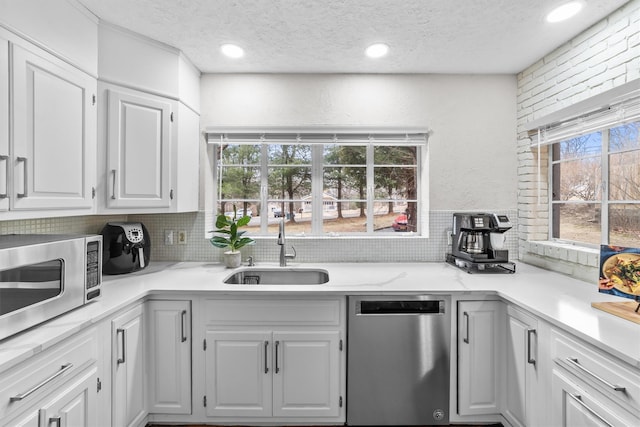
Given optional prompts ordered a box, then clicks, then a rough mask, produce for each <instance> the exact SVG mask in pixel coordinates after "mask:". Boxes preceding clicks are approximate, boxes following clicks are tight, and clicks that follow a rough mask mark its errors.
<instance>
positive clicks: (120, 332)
mask: <svg viewBox="0 0 640 427" xmlns="http://www.w3.org/2000/svg"><path fill="white" fill-rule="evenodd" d="M124 334H125V330H124V329H116V337H117V336H118V335H120V344H121V347H122V357H118V360H117V361H116V362H117V364H118V365H119V364H121V363H124V362H125V361H126V360H125V353H126V347H125V346H126V341H125V336H124Z"/></svg>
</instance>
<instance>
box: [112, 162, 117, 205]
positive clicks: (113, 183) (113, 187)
mask: <svg viewBox="0 0 640 427" xmlns="http://www.w3.org/2000/svg"><path fill="white" fill-rule="evenodd" d="M111 180H112V181H111V198H112V199H114V200H115V198H116V170H115V169H111Z"/></svg>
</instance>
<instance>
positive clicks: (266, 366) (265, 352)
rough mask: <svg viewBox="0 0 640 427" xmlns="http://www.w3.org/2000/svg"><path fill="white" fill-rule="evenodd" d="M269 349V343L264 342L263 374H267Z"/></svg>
mask: <svg viewBox="0 0 640 427" xmlns="http://www.w3.org/2000/svg"><path fill="white" fill-rule="evenodd" d="M268 348H269V341H265V342H264V373H265V374H268V373H269V366H268V363H269V361H268V352H269V350H268Z"/></svg>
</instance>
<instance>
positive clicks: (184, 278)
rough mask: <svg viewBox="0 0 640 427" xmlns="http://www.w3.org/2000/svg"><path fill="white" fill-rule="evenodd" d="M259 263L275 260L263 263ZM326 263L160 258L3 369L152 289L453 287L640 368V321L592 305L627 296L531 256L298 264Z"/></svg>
mask: <svg viewBox="0 0 640 427" xmlns="http://www.w3.org/2000/svg"><path fill="white" fill-rule="evenodd" d="M257 267H258V268H259V267H275V268H277V265H275V264H266V263H265V264H260V263H259V264H258V265H257ZM289 267H290V268H322V269H325V270H327V271H328V272H329V277H330V280H329V282H328V283H326V284H322V285H228V284H224V283H223V280H224V279H225V278H226V277H227V276H228V275H229V274H231V273H232V272H233V270H229V269H226V268H224V266H223V265H221V264H218V263H195V262H181V263H152V264H150V265H149V266H148V267H147V269H145V270H142V271H139V272H136V273H133V274H128V275H120V276H105V277H104V282H103V286H102V290H103V294H102V296H101V297H100V299H99V300H98V301H95V302H92V303H90V304H88V305H86V306H84V307H81V308H78V309H76V310H73V311H72V312H70V313H67V314H65V315H62V316H60V317H58V318H56V319H53V320H50V321H48V322H45V323H43V324H41V325H39V326H37V327H35V328H32V329H31V330H28V331H25V332H23V333H20V334H18V335H15V336H13V337H10V338H8V339H5V340H3V341H0V372H1V371H4V370H6V369H9V368H10V367H11V366H14V365H15V364H17V363H19V362H21V361H23V360H25V359H27V358H29V357H31V356H33V355H34V354H37V353H39V352H41V351H42V350H44V349H46V348H49V347H51V346H53V345H55V344H56V343H57V342H59V341H61V340H62V339H64V338H66V337H69V336H71V335H73V334H75V333H77V332H80V331H82V330H83V329H86V328H88V327H90V326H91V325H93V324H96V323H97V322H100V321H101V320H103V319H105V318H107V317H108V316H110V315H112V314H113V313H115V312H116V311H118V310H120V309H122V308H124V307H126V306H128V305H131V304H133V303H135V302H136V301H139V300H141V299H143V298H147V297H149V296H151V295H162V296H165V297H166V296H171V297H175V298H185V297H190V296H193V295H194V294H198V295H200V294H202V295H215V294H219V295H238V296H240V295H242V296H247V295H271V296H274V297H277V296H282V295H296V296H303V295H304V296H313V295H325V296H326V295H334V296H344V295H380V294H389V295H391V294H418V293H420V294H435V293H440V294H450V295H452V296H453V297H456V296H457V297H465V298H466V299H469V296H472V295H473V294H474V293H479V294H483V295H487V294H488V295H496V296H498V297H501V298H503V299H504V300H505V301H508V302H511V303H514V304H516V305H518V306H520V307H521V308H523V309H525V310H528V311H529V312H531V313H532V314H534V315H536V316H538V317H540V318H541V319H543V320H545V321H547V322H549V323H550V324H552V325H553V326H555V327H558V328H560V329H563V330H565V331H567V332H569V333H571V334H574V335H576V336H578V337H580V338H581V339H583V340H585V341H587V342H589V343H591V344H593V345H595V346H597V347H599V348H601V349H602V350H604V351H607V352H608V353H610V354H612V355H614V356H616V357H618V358H619V359H621V360H623V361H624V362H626V363H628V364H630V365H631V366H633V367H635V368H637V369H640V324H636V323H633V322H631V321H628V320H625V319H621V318H618V317H616V316H613V315H611V314H608V313H605V312H603V311H601V310H598V309H595V308H593V307H591V303H592V302H599V301H624V299H622V298H618V297H614V296H610V295H605V294H599V293H598V290H597V284H596V283H587V282H583V281H580V280H576V279H572V278H570V277H567V276H564V275H561V274H558V273H554V272H550V271H547V270H543V269H540V268H537V267H533V266H530V265H526V264H521V263H518V264H517V271H516V273H515V274H469V273H466V272H464V271H462V270H460V269H458V268H457V267H454V266H452V265H449V264H446V263H393V264H386V263H330V264H310V263H304V264H296V263H291V264H290V265H289Z"/></svg>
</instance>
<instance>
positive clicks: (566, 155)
mask: <svg viewBox="0 0 640 427" xmlns="http://www.w3.org/2000/svg"><path fill="white" fill-rule="evenodd" d="M557 145H558V147H559V150H555V151H554V158H553V160H567V159H577V158H583V157H589V156H600V153H602V134H601V133H600V132H594V133H590V134H587V135H580V136H577V137H575V138H571V139H567V140H565V141H561V142H559V143H558V144H557Z"/></svg>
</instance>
